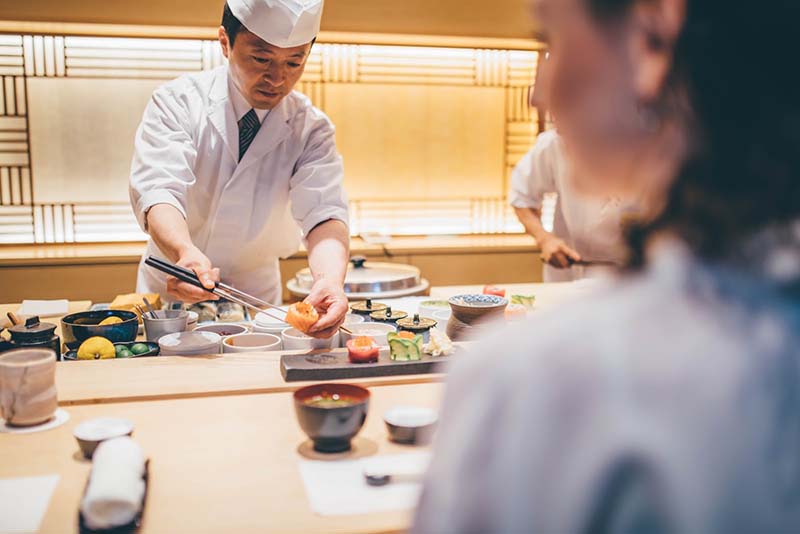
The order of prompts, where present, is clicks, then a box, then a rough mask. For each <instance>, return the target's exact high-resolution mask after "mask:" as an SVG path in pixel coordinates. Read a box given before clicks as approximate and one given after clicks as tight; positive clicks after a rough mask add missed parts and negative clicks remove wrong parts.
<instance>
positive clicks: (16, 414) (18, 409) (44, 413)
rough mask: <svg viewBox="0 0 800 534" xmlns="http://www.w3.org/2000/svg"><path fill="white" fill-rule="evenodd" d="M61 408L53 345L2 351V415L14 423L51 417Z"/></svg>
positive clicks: (0, 360) (9, 423) (26, 423)
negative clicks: (57, 389)
mask: <svg viewBox="0 0 800 534" xmlns="http://www.w3.org/2000/svg"><path fill="white" fill-rule="evenodd" d="M56 409H58V399H57V397H56V358H55V355H54V354H53V351H52V350H50V349H17V350H10V351H8V352H5V353H3V354H0V416H2V417H3V419H5V420H6V424H8V425H12V426H32V425H38V424H40V423H44V422H46V421H48V420H49V419H51V418H52V417H53V415H54V414H55V413H56Z"/></svg>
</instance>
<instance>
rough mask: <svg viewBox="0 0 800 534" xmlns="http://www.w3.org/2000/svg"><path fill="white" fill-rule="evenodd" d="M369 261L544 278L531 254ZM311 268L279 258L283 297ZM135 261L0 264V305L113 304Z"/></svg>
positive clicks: (444, 272)
mask: <svg viewBox="0 0 800 534" xmlns="http://www.w3.org/2000/svg"><path fill="white" fill-rule="evenodd" d="M369 259H370V260H371V261H388V262H393V263H410V264H412V265H416V266H417V267H419V268H420V269H421V270H422V276H424V277H425V278H427V279H428V280H429V281H430V282H431V284H432V285H434V286H444V285H458V284H486V283H517V282H541V281H542V266H541V262H540V261H539V257H538V255H536V254H533V253H481V254H426V255H414V256H406V255H398V256H393V257H391V258H388V257H386V256H372V255H370V256H369ZM307 266H308V263H307V260H306V259H305V258H293V259H289V260H282V261H281V275H282V279H283V287H284V296H283V298H284V300H285V301H289V293H288V291H286V290H285V287H286V282H287V281H288V280H289V279H290V278H292V277H293V276H294V273H296V272H297V271H299V270H300V269H303V268H305V267H307ZM137 267H138V260H137V261H125V262H120V263H112V264H87V265H53V266H40V267H36V266H25V267H2V268H0V280H2V284H0V303H8V302H21V301H22V300H24V299H58V298H66V299H70V300H91V301H92V302H109V301H110V300H112V299H113V298H114V296H116V295H118V294H121V293H130V292H132V291H133V290H134V289H135V287H136V269H137Z"/></svg>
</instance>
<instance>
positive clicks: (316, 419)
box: [294, 384, 370, 452]
mask: <svg viewBox="0 0 800 534" xmlns="http://www.w3.org/2000/svg"><path fill="white" fill-rule="evenodd" d="M369 397H370V394H369V390H368V389H366V388H363V387H361V386H356V385H352V384H314V385H313V386H306V387H304V388H301V389H298V390H297V391H295V392H294V409H295V413H296V414H297V422H298V423H299V424H300V428H301V429H302V430H303V432H305V433H306V435H307V436H308V437H309V438H310V439H311V441H312V442H314V450H316V451H318V452H343V451H347V450H349V449H350V441H351V440H352V439H353V438H354V437H355V436H356V434H358V432H359V431H360V430H361V427H362V426H363V425H364V421H366V419H367V411H368V410H369Z"/></svg>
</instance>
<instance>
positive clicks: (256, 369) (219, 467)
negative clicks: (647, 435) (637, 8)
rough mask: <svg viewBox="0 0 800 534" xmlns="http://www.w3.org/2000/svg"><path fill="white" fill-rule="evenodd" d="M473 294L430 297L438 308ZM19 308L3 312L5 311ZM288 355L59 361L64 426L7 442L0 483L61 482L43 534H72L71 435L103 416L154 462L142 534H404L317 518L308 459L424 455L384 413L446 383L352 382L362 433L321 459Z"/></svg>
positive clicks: (74, 479)
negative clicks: (127, 430) (304, 424)
mask: <svg viewBox="0 0 800 534" xmlns="http://www.w3.org/2000/svg"><path fill="white" fill-rule="evenodd" d="M505 287H506V288H507V289H508V290H509V292H511V293H520V294H533V295H535V296H536V297H537V308H539V309H541V308H547V307H549V306H552V305H554V304H556V303H558V302H560V301H563V300H564V299H567V298H571V297H576V296H577V297H579V296H580V295H581V294H583V292H584V289H585V287H586V286H582V285H581V284H547V285H546V284H524V285H514V284H508V285H506V286H505ZM478 289H479V288H476V287H473V286H467V287H439V288H433V289H432V290H431V298H446V297H448V296H451V295H455V294H459V293H469V292H475V291H476V290H478ZM72 305H73V307H74V308H79V307H88V305H89V303H88V302H83V303H72ZM17 306H18V305H14V304H9V305H4V306H2V307H0V311H2V312H3V313H5V311H6V310H8V309H11V310H15V309H16V308H17ZM71 311H77V310H73V309H71ZM534 313H535V312H534ZM47 320H48V321H50V322H57V321H55V320H54V319H47ZM295 352H296V351H295ZM281 354H282V353H281V352H268V353H249V354H225V355H209V356H203V357H196V356H195V357H170V356H160V357H155V358H132V359H119V360H115V359H112V360H99V361H78V362H59V363H58V364H57V370H56V384H57V390H58V397H59V404H60V406H61V408H62V409H63V410H66V412H67V413H68V414H69V420H68V421H67V422H66V423H65V424H63V425H62V426H59V427H57V428H54V429H51V430H47V431H44V432H41V433H33V434H18V435H9V434H0V457H2V458H4V459H5V460H6V461H3V462H0V479H2V478H15V477H34V476H44V475H54V474H55V475H58V476H59V479H58V483H57V485H56V487H55V490H54V493H53V495H52V498H51V499H50V502H49V505H48V507H47V511H46V513H45V515H44V518H43V522H42V524H41V526H40V530H39V531H40V532H43V533H51V532H52V533H62V532H77V530H78V526H77V510H78V507H79V502H80V499H81V496H82V493H83V490H84V487H85V484H86V481H87V478H88V476H89V472H90V468H91V463H89V462H88V461H86V460H84V459H83V457H82V456H81V454H80V452H79V450H78V446H77V444H76V441H75V439H74V438H73V436H72V432H73V429H74V428H75V426H76V425H77V424H79V423H81V422H82V421H85V420H88V419H92V418H96V417H104V416H108V417H123V418H126V419H129V420H130V421H132V422H133V423H134V425H135V430H134V433H133V438H134V439H135V440H136V441H137V442H138V443H139V444H140V445H141V446H142V448H143V449H144V451H145V453H146V455H147V456H148V457H149V459H150V463H149V482H148V493H147V497H146V504H145V512H144V518H143V523H142V527H141V529H140V532H142V533H145V534H147V533H162V532H192V533H205V532H208V533H212V532H213V533H217V532H242V533H247V532H267V531H268V532H285V533H291V532H298V533H300V532H302V533H311V532H333V533H337V532H342V533H344V532H347V533H367V532H381V533H385V532H400V531H404V530H406V529H407V528H408V527H409V525H410V521H411V517H412V512H411V511H410V510H405V511H388V512H387V511H382V512H375V511H371V512H369V513H363V514H359V515H325V516H323V515H319V514H317V513H315V512H314V510H313V509H312V507H311V504H310V501H309V497H308V495H307V492H306V488H305V485H304V482H303V478H302V475H301V472H300V465H301V463H302V462H304V461H306V460H329V461H330V460H354V459H359V458H366V457H372V456H376V455H378V456H380V455H385V454H404V453H413V452H419V451H421V450H425V447H415V446H409V445H398V444H395V443H393V442H391V441H389V439H388V435H387V430H386V427H385V425H384V422H383V421H382V414H383V413H384V412H385V411H386V410H388V409H389V408H390V407H394V406H398V405H415V406H423V407H431V408H437V407H438V405H439V402H440V400H441V396H442V394H443V389H444V386H443V384H442V383H441V381H442V380H443V375H440V374H434V375H416V376H415V375H411V376H400V377H382V378H372V379H362V380H360V381H359V380H355V381H353V380H348V382H360V383H361V384H362V385H366V386H369V387H370V392H371V399H370V405H369V413H368V416H367V419H366V423H365V425H364V427H363V429H362V430H361V432H360V434H359V435H358V436H357V437H356V438H355V440H354V441H353V449H352V450H351V451H349V452H347V453H340V454H335V455H325V456H323V455H321V453H316V452H314V451H313V449H312V447H311V445H310V442H309V441H308V439H307V438H306V436H305V434H303V432H302V431H301V429H300V428H299V426H298V423H297V420H296V417H295V412H294V406H293V398H292V391H293V390H295V389H297V388H299V387H302V386H304V385H306V383H302V382H294V383H286V382H284V380H283V378H282V376H281V374H280V370H279V360H280V355H281Z"/></svg>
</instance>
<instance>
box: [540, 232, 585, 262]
mask: <svg viewBox="0 0 800 534" xmlns="http://www.w3.org/2000/svg"><path fill="white" fill-rule="evenodd" d="M539 246H541V247H542V261H544V262H545V263H548V264H550V265H552V266H553V267H557V268H559V269H565V268H567V267H569V266H570V265H572V263H573V262H576V261H581V255H580V254H578V253H577V252H576V251H574V250H573V249H571V248H569V247H568V246H567V244H566V243H564V241H563V240H561V239H559V238H557V237H556V236H554V235H550V236H549V237H547V238H546V239H543V240H541V241H540V242H539Z"/></svg>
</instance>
